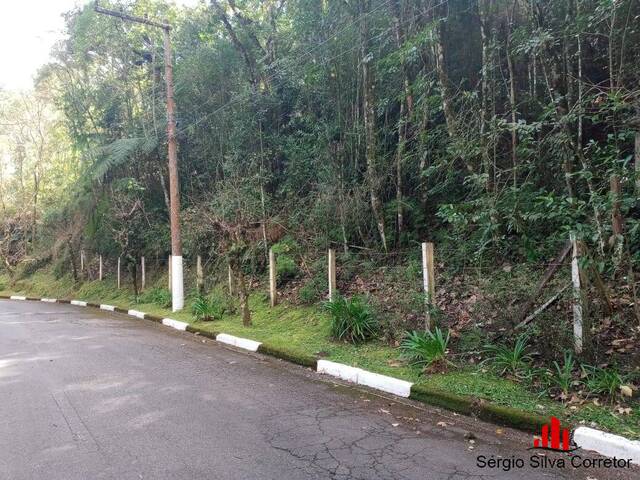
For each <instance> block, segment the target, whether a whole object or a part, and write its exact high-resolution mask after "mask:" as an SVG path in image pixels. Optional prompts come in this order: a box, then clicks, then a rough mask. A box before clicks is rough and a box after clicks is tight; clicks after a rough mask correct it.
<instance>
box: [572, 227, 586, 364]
mask: <svg viewBox="0 0 640 480" xmlns="http://www.w3.org/2000/svg"><path fill="white" fill-rule="evenodd" d="M569 238H570V240H571V247H572V255H571V283H573V347H574V350H575V352H576V353H577V354H581V353H582V350H583V347H584V330H583V313H584V312H583V298H582V282H581V278H580V246H579V244H578V241H577V240H576V234H575V233H573V232H572V233H571V234H570V235H569Z"/></svg>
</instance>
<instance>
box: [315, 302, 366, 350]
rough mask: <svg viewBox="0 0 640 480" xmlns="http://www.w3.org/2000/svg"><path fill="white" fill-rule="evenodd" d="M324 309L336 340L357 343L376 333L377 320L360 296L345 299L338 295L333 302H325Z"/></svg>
mask: <svg viewBox="0 0 640 480" xmlns="http://www.w3.org/2000/svg"><path fill="white" fill-rule="evenodd" d="M325 308H326V309H327V311H328V312H329V314H330V315H331V334H332V336H333V337H334V338H336V339H338V340H346V341H348V342H351V343H359V342H364V341H367V340H369V339H370V338H372V337H374V336H375V335H376V333H377V332H378V328H379V324H378V320H377V319H376V317H375V316H374V314H373V312H372V310H371V307H370V306H369V304H368V303H367V301H366V299H364V298H363V297H361V296H354V297H353V298H351V299H346V298H345V297H343V296H341V295H338V296H336V298H335V299H334V300H333V301H329V302H326V303H325Z"/></svg>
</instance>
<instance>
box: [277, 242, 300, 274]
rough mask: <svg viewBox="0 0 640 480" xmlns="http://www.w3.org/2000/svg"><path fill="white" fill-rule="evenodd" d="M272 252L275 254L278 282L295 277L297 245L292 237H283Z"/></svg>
mask: <svg viewBox="0 0 640 480" xmlns="http://www.w3.org/2000/svg"><path fill="white" fill-rule="evenodd" d="M271 248H272V249H273V253H274V254H275V256H276V275H277V279H278V283H279V284H283V283H285V282H287V281H288V280H291V279H293V278H295V277H296V276H297V275H298V273H299V269H298V266H297V265H296V261H295V257H294V255H295V254H296V252H297V250H298V248H299V245H298V244H297V243H296V242H295V240H293V239H292V238H284V239H283V240H281V241H279V242H278V243H276V244H275V245H273V247H271Z"/></svg>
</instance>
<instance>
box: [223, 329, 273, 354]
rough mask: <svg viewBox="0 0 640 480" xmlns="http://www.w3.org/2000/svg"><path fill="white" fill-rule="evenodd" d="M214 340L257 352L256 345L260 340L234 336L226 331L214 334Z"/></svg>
mask: <svg viewBox="0 0 640 480" xmlns="http://www.w3.org/2000/svg"><path fill="white" fill-rule="evenodd" d="M216 341H217V342H220V343H226V344H227V345H233V346H234V347H238V348H242V349H243V350H249V351H250V352H257V351H258V347H259V346H260V344H261V343H262V342H256V341H255V340H249V339H248V338H240V337H235V336H233V335H229V334H227V333H220V334H218V335H217V336H216Z"/></svg>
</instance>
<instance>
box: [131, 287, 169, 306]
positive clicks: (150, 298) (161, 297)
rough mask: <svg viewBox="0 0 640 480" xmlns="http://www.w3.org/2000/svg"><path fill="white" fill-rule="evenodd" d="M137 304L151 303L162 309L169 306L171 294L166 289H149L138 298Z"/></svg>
mask: <svg viewBox="0 0 640 480" xmlns="http://www.w3.org/2000/svg"><path fill="white" fill-rule="evenodd" d="M138 302H139V303H153V304H155V305H158V306H159V307H162V308H169V307H170V306H171V292H170V291H169V290H167V289H166V288H151V289H149V290H147V291H146V292H143V293H142V294H141V295H140V296H139V297H138Z"/></svg>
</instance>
